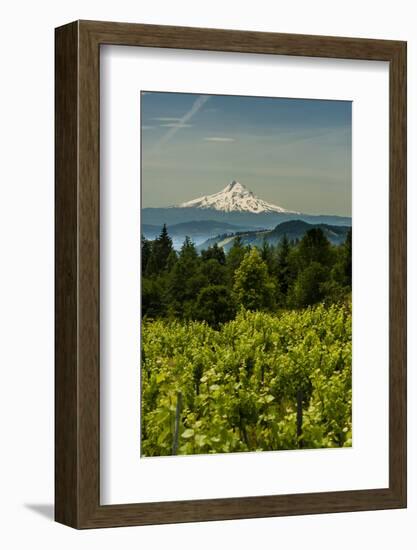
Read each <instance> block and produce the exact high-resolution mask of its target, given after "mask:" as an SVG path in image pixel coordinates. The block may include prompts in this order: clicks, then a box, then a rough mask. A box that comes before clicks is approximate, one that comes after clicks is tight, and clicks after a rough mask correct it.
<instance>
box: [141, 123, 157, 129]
mask: <svg viewBox="0 0 417 550" xmlns="http://www.w3.org/2000/svg"><path fill="white" fill-rule="evenodd" d="M154 128H155V126H147V125H146V124H142V130H153V129H154Z"/></svg>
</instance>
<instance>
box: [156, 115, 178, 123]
mask: <svg viewBox="0 0 417 550" xmlns="http://www.w3.org/2000/svg"><path fill="white" fill-rule="evenodd" d="M152 120H158V121H159V122H171V121H172V122H179V121H180V120H181V117H180V116H156V117H154V118H153V119H152Z"/></svg>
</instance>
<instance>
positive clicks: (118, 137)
mask: <svg viewBox="0 0 417 550" xmlns="http://www.w3.org/2000/svg"><path fill="white" fill-rule="evenodd" d="M55 344H56V372H55V377H56V378H55V379H56V392H55V396H56V411H55V412H56V416H55V419H56V420H55V422H56V434H55V435H56V442H55V449H56V462H55V464H56V471H55V476H56V499H55V510H56V513H55V517H56V520H57V521H59V522H61V523H64V524H66V525H69V526H71V527H75V528H99V527H116V526H125V525H145V524H158V523H175V522H191V521H208V520H224V519H237V518H255V517H267V516H286V515H296V514H316V513H328V512H349V511H362V510H380V509H387V508H404V507H406V43H405V42H399V41H385V40H371V39H358V38H335V37H326V36H306V35H291V34H275V33H258V32H248V31H229V30H218V29H198V28H185V27H167V26H154V25H140V24H124V23H110V22H93V21H77V22H74V23H70V24H68V25H65V26H63V27H59V28H58V29H56V339H55Z"/></svg>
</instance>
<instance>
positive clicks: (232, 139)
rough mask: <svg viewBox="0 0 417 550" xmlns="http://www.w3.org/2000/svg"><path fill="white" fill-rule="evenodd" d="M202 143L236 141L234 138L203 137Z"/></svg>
mask: <svg viewBox="0 0 417 550" xmlns="http://www.w3.org/2000/svg"><path fill="white" fill-rule="evenodd" d="M204 141H218V142H221V143H225V142H229V141H236V140H235V138H231V137H217V136H212V137H205V138H204Z"/></svg>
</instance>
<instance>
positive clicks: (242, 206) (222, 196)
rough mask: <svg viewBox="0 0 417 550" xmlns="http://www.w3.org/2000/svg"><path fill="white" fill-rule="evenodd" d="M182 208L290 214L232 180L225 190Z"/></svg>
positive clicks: (184, 204)
mask: <svg viewBox="0 0 417 550" xmlns="http://www.w3.org/2000/svg"><path fill="white" fill-rule="evenodd" d="M179 207H180V208H204V209H205V208H212V209H214V210H221V211H223V212H252V213H254V214H261V213H266V212H290V211H289V210H285V209H284V208H282V207H281V206H276V205H275V204H270V203H268V202H266V201H264V200H262V199H258V197H256V196H255V195H254V193H253V192H252V191H250V189H248V188H247V187H245V186H244V185H242V184H241V183H239V182H238V181H237V180H232V181H231V182H230V183H229V184H228V185H226V187H225V188H224V189H222V190H221V191H219V192H218V193H214V194H213V195H206V196H204V197H199V198H197V199H193V200H191V201H188V202H183V203H182V204H180V205H179Z"/></svg>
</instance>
